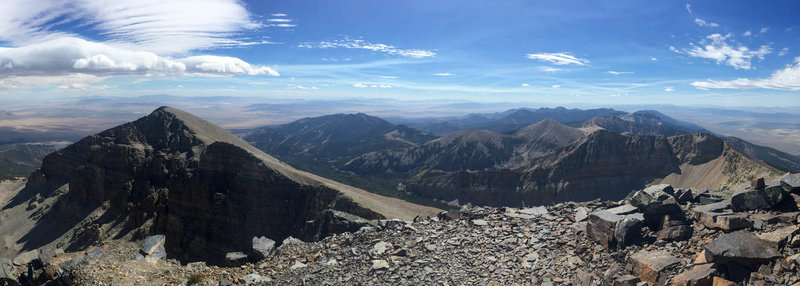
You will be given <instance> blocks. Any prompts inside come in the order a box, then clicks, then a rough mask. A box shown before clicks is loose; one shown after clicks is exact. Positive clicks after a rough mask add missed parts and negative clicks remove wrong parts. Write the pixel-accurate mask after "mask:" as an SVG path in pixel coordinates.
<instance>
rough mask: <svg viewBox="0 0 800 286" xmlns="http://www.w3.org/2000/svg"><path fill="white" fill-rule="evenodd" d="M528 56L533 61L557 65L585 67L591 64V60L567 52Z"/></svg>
mask: <svg viewBox="0 0 800 286" xmlns="http://www.w3.org/2000/svg"><path fill="white" fill-rule="evenodd" d="M526 56H527V57H528V58H529V59H532V60H538V61H543V62H549V63H552V64H555V65H569V64H573V65H579V66H583V65H587V64H589V60H586V59H581V58H577V57H575V56H573V55H572V54H570V53H567V52H561V53H538V54H527V55H526Z"/></svg>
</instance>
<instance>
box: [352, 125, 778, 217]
mask: <svg viewBox="0 0 800 286" xmlns="http://www.w3.org/2000/svg"><path fill="white" fill-rule="evenodd" d="M543 130H549V131H550V132H542V131H543ZM553 130H559V131H558V132H555V131H553ZM591 130H593V129H583V130H580V129H575V128H571V127H567V126H563V125H561V124H558V123H557V122H555V121H554V120H547V121H543V122H540V123H537V124H535V125H531V126H529V127H526V128H522V129H520V130H518V131H517V132H516V133H515V134H513V135H506V134H499V133H493V132H490V131H485V130H483V131H479V130H471V131H459V132H456V133H453V134H450V135H448V136H445V137H442V138H440V139H437V140H435V141H432V142H429V143H426V144H424V145H421V146H419V147H412V148H406V149H404V150H391V151H382V152H373V153H368V154H365V155H363V156H361V157H359V158H356V159H354V160H352V161H350V162H349V163H348V164H347V165H346V167H345V169H347V170H349V171H351V172H353V173H354V174H359V175H363V176H370V175H378V174H387V173H388V174H393V175H394V176H396V177H402V178H404V179H403V180H402V183H403V184H404V185H405V190H407V191H409V192H411V193H414V194H417V195H419V196H422V197H429V198H434V199H438V200H444V201H451V200H459V201H460V202H462V203H466V202H471V203H476V204H481V205H496V206H521V205H536V204H548V203H553V202H561V201H569V200H576V201H581V200H592V199H596V198H602V199H611V200H618V199H621V198H624V197H625V196H626V195H628V194H629V193H630V192H631V191H632V190H636V189H641V188H643V187H645V186H647V185H649V184H653V183H658V182H664V183H671V184H673V185H675V186H677V187H684V188H689V187H691V188H702V187H707V188H714V189H726V188H734V187H736V186H737V185H739V184H741V183H743V182H747V181H748V180H750V179H751V178H756V177H771V176H776V175H777V174H779V173H780V172H779V171H778V170H777V169H775V168H773V167H771V166H769V165H768V164H765V163H764V162H762V161H760V160H757V159H754V158H752V157H750V156H748V155H747V154H745V153H742V152H740V151H738V149H736V148H734V147H733V146H730V145H729V144H727V143H725V142H724V141H723V140H722V139H720V138H719V137H716V136H714V135H711V134H707V133H694V134H681V135H675V136H662V135H622V134H619V133H616V132H612V131H608V130H603V129H600V130H596V131H594V132H591ZM578 132H582V133H578ZM583 132H591V133H589V134H588V135H585V136H583V134H584V133H583ZM523 134H529V135H530V136H531V137H528V141H524V140H520V138H524V136H523ZM533 134H535V135H533ZM564 134H569V135H564ZM467 135H469V136H467ZM478 135H481V136H478ZM556 135H560V136H563V137H559V136H556ZM445 138H448V139H450V141H445V140H444V139H445ZM511 138H515V139H517V140H520V141H510V139H511ZM436 141H444V142H449V143H450V144H447V145H442V144H438V145H436V144H433V143H434V142H436ZM509 142H513V143H515V144H516V145H512V146H513V147H509V145H508V144H509ZM523 142H524V143H523ZM531 142H538V143H533V144H532V143H531ZM527 144H530V145H527ZM548 144H552V145H549V146H548ZM442 146H445V147H446V148H441V147H442ZM452 146H457V147H458V148H454V147H452ZM531 146H548V147H547V148H542V150H550V151H549V152H544V153H542V154H540V155H539V156H527V157H526V156H525V155H524V154H526V153H525V152H524V151H523V150H536V149H535V148H532V147H531ZM433 147H440V148H438V149H435V148H433ZM426 148H430V149H432V150H429V149H426ZM478 150H479V151H481V152H476V151H478ZM509 150H511V151H509ZM429 154H432V155H429ZM476 154H477V155H476ZM488 154H500V156H503V157H501V158H500V159H498V158H497V157H496V156H491V155H488ZM467 155H469V156H467ZM481 155H483V156H481ZM450 158H463V162H459V164H466V166H469V167H466V166H465V167H463V168H460V169H459V168H454V167H452V166H450V165H448V164H443V162H450V161H448V160H445V159H450ZM489 159H493V160H494V161H492V160H489ZM481 162H484V163H483V164H481ZM469 164H473V165H471V166H470V165H469Z"/></svg>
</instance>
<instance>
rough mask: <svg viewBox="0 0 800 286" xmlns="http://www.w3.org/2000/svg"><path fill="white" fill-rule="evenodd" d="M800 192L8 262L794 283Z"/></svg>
mask: <svg viewBox="0 0 800 286" xmlns="http://www.w3.org/2000/svg"><path fill="white" fill-rule="evenodd" d="M798 193H800V174H794V175H785V176H783V177H782V178H779V179H777V180H774V181H771V182H766V183H765V182H764V181H763V180H755V181H754V182H753V184H752V185H751V186H750V187H742V189H740V190H738V191H735V192H733V191H708V190H700V191H696V190H682V189H673V188H672V187H670V186H669V185H656V186H651V187H649V188H647V189H644V190H642V191H639V192H636V193H635V194H633V195H631V196H630V197H629V198H628V199H626V200H623V201H620V202H611V201H606V202H601V201H592V202H585V203H561V204H558V205H554V206H549V207H534V208H523V209H516V208H488V207H469V206H467V207H462V208H461V209H460V210H451V211H448V212H443V213H441V214H439V215H438V216H435V217H418V218H416V219H415V220H414V221H401V220H377V221H370V222H364V225H363V226H362V227H361V229H360V230H359V231H357V232H354V233H347V232H346V233H342V234H339V235H333V236H330V237H327V238H325V239H323V240H321V241H318V242H311V243H305V242H301V241H299V240H296V239H292V238H289V239H286V240H284V241H283V242H281V243H280V244H279V245H280V246H278V247H277V248H273V247H274V246H275V242H273V241H271V240H269V239H266V238H254V239H253V249H250V250H243V252H240V253H229V254H228V263H229V266H227V267H217V266H206V265H205V263H203V262H195V263H188V264H186V265H181V264H180V263H178V262H177V261H176V260H173V259H165V258H164V254H166V253H165V252H164V247H163V243H164V241H165V239H164V237H163V236H153V237H151V238H148V239H147V240H146V241H145V242H144V243H133V242H122V241H115V242H110V243H108V244H106V245H101V246H97V247H94V248H91V249H89V250H86V251H83V252H73V253H63V252H62V251H59V250H54V251H49V250H45V251H39V252H35V253H28V254H23V255H20V256H19V257H18V258H17V259H15V261H14V262H15V263H16V265H17V266H18V267H16V268H10V269H4V272H5V273H6V275H7V276H10V277H14V278H16V279H17V280H18V281H20V282H22V283H23V284H28V285H34V284H36V283H49V284H50V285H63V284H65V285H70V284H73V285H133V284H136V285H164V284H167V285H175V284H185V285H241V284H244V285H285V284H290V285H331V284H333V285H364V284H368V285H372V284H416V285H463V284H467V285H737V284H738V285H800V273H799V272H798V264H800V227H799V226H798V215H800V212H798V203H800V196H798V195H797V194H798ZM26 255H27V257H26ZM168 257H169V256H168V255H167V258H168ZM4 281H6V282H7V283H10V282H9V281H11V280H10V279H6V280H4ZM12 284H13V283H12Z"/></svg>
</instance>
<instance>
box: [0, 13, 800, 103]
mask: <svg viewBox="0 0 800 286" xmlns="http://www.w3.org/2000/svg"><path fill="white" fill-rule="evenodd" d="M798 12H800V2H797V1H730V0H726V1H688V2H681V1H563V0H559V1H515V0H511V1H430V0H425V1H417V0H408V1H375V0H364V1H296V0H286V1H284V0H270V1H235V0H176V1H166V0H159V1H155V0H129V1H117V0H93V1H89V0H75V1H64V0H4V1H0V15H2V16H0V102H4V101H5V102H11V101H14V102H26V101H31V102H32V101H46V100H60V99H70V98H77V97H82V96H101V97H102V96H107V97H132V96H144V95H154V94H168V95H177V96H241V97H256V98H263V99H264V100H269V99H323V100H325V99H339V98H390V99H396V100H467V101H474V102H535V103H539V104H541V105H543V106H551V105H569V104H577V103H580V104H589V105H599V106H600V105H618V104H674V105H684V106H707V105H708V106H740V107H787V106H789V107H791V106H800V17H798V16H797V15H798Z"/></svg>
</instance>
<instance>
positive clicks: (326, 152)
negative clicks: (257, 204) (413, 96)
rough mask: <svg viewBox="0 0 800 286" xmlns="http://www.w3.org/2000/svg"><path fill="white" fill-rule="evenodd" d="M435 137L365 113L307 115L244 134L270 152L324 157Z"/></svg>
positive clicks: (330, 157)
mask: <svg viewBox="0 0 800 286" xmlns="http://www.w3.org/2000/svg"><path fill="white" fill-rule="evenodd" d="M434 138H436V137H435V136H433V135H431V134H428V133H425V132H422V131H419V130H415V129H411V128H408V127H406V126H403V125H394V124H392V123H389V122H388V121H386V120H383V119H380V118H378V117H375V116H369V115H367V114H364V113H358V114H333V115H326V116H321V117H314V118H304V119H300V120H297V121H294V122H291V123H288V124H284V125H280V126H277V127H274V128H269V127H264V128H260V129H257V130H255V131H254V132H252V133H251V134H249V135H247V136H245V137H244V139H245V140H246V141H248V142H251V143H252V144H253V146H256V147H257V148H259V149H261V150H263V151H265V152H267V153H269V154H274V155H276V156H288V155H292V156H309V157H313V158H320V159H323V158H324V159H323V160H335V159H339V158H341V157H347V156H351V155H355V154H362V153H366V152H370V151H374V150H379V149H388V148H395V147H407V146H412V145H417V144H419V143H423V142H426V141H428V140H431V139H434Z"/></svg>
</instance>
